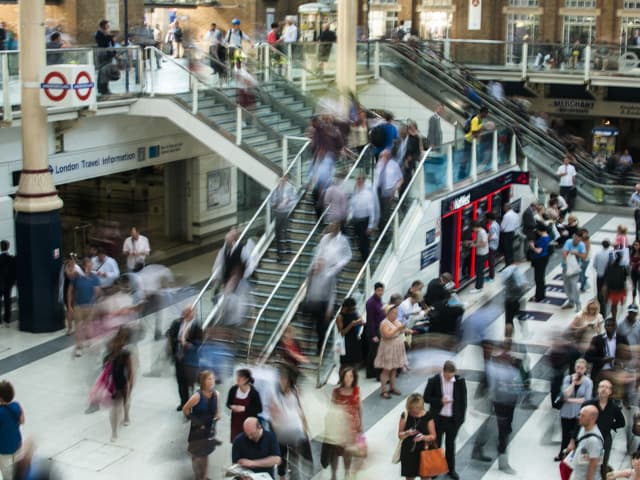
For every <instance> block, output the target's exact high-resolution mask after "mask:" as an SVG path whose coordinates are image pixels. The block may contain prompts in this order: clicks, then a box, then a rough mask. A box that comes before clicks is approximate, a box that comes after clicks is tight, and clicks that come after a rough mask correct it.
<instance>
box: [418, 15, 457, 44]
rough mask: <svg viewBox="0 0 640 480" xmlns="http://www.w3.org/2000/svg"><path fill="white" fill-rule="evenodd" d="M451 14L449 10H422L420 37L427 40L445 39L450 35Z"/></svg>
mask: <svg viewBox="0 0 640 480" xmlns="http://www.w3.org/2000/svg"><path fill="white" fill-rule="evenodd" d="M450 28H451V14H450V13H449V12H435V11H434V12H421V13H420V37H421V38H424V39H427V40H444V39H445V38H448V37H449V29H450Z"/></svg>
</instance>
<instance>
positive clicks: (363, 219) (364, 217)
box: [349, 174, 378, 262]
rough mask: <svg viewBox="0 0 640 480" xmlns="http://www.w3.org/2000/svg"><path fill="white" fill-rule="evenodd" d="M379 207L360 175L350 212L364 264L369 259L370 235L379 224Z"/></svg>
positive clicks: (362, 176)
mask: <svg viewBox="0 0 640 480" xmlns="http://www.w3.org/2000/svg"><path fill="white" fill-rule="evenodd" d="M377 206H378V199H377V198H375V196H374V195H373V192H372V191H371V189H370V188H369V187H368V186H367V185H366V184H365V178H364V175H362V174H360V175H358V178H357V179H356V186H355V190H354V191H353V195H352V197H351V202H350V205H349V212H350V215H351V223H352V224H353V231H354V233H355V235H356V238H357V239H358V248H359V249H360V255H361V256H362V261H363V262H365V261H366V260H367V258H369V251H370V245H369V235H371V231H372V230H373V229H374V228H375V226H376V225H377V222H378V215H377Z"/></svg>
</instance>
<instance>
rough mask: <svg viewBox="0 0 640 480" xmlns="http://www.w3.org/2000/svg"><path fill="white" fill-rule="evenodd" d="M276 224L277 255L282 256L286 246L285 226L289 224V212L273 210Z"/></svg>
mask: <svg viewBox="0 0 640 480" xmlns="http://www.w3.org/2000/svg"><path fill="white" fill-rule="evenodd" d="M274 216H275V224H276V231H275V234H276V248H277V250H278V256H279V257H280V256H282V254H283V253H284V252H285V249H286V247H287V226H288V225H289V212H275V213H274Z"/></svg>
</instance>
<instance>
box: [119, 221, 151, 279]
mask: <svg viewBox="0 0 640 480" xmlns="http://www.w3.org/2000/svg"><path fill="white" fill-rule="evenodd" d="M122 253H123V254H124V255H125V256H126V257H127V269H128V270H129V271H130V272H131V271H133V270H136V269H140V268H142V267H144V264H145V262H146V260H147V257H148V256H149V254H150V253H151V247H150V246H149V240H148V239H147V237H145V236H144V235H140V234H139V233H138V230H137V229H136V227H131V236H130V237H127V239H126V240H125V241H124V245H123V246H122Z"/></svg>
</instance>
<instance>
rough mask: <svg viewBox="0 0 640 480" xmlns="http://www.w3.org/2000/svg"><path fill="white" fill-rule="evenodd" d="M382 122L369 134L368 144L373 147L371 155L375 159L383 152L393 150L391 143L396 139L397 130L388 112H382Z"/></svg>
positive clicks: (391, 115)
mask: <svg viewBox="0 0 640 480" xmlns="http://www.w3.org/2000/svg"><path fill="white" fill-rule="evenodd" d="M382 118H383V119H384V121H382V122H380V123H378V124H377V125H376V126H375V127H373V128H372V129H371V131H370V132H369V143H371V145H373V147H374V150H373V154H374V156H375V157H376V158H378V155H380V152H382V151H383V150H386V149H388V150H391V149H392V148H393V142H394V141H395V139H396V138H398V129H397V128H396V126H395V125H394V124H393V123H392V122H393V114H392V113H390V112H384V113H383V114H382Z"/></svg>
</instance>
